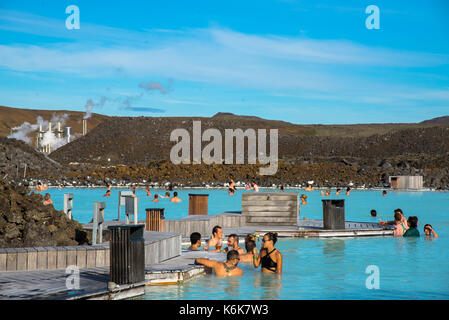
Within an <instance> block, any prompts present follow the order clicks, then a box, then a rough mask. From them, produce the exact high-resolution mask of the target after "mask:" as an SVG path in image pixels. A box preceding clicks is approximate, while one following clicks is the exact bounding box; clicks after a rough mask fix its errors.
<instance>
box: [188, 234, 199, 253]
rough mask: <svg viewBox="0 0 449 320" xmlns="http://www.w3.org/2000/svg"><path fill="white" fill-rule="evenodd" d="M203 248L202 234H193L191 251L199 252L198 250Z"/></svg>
mask: <svg viewBox="0 0 449 320" xmlns="http://www.w3.org/2000/svg"><path fill="white" fill-rule="evenodd" d="M199 247H201V233H199V232H193V233H192V234H191V235H190V247H189V250H190V251H198V248H199Z"/></svg>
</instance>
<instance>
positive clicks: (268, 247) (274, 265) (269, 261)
mask: <svg viewBox="0 0 449 320" xmlns="http://www.w3.org/2000/svg"><path fill="white" fill-rule="evenodd" d="M276 241H277V233H273V232H268V233H267V234H265V235H264V236H263V240H262V243H263V244H262V246H263V247H262V249H261V250H260V254H259V255H258V254H257V249H256V248H254V251H253V255H254V258H253V265H254V267H255V268H258V267H259V265H262V268H261V270H262V272H264V273H277V274H281V273H282V254H281V253H280V252H279V251H278V250H277V249H276V248H275V247H274V244H275V243H276Z"/></svg>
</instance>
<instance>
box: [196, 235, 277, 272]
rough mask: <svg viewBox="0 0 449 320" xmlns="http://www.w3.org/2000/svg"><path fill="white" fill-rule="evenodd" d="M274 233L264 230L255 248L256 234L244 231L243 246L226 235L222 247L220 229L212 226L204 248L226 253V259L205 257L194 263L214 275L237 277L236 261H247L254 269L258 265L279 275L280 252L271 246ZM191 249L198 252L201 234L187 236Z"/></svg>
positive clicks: (235, 236) (233, 237) (275, 238)
mask: <svg viewBox="0 0 449 320" xmlns="http://www.w3.org/2000/svg"><path fill="white" fill-rule="evenodd" d="M277 237H278V236H277V233H274V232H268V233H266V234H265V235H264V236H263V239H262V248H261V249H260V250H258V249H257V244H256V235H253V234H248V235H247V236H246V237H245V249H243V248H242V247H240V245H239V236H238V235H237V234H231V235H229V236H228V240H227V247H226V248H223V247H222V242H223V230H222V228H221V227H220V226H215V227H214V228H213V229H212V237H211V238H210V240H209V241H208V242H207V245H206V246H205V247H204V251H208V252H224V253H226V261H225V262H221V261H217V260H213V259H207V258H197V259H196V260H195V263H196V264H201V265H204V266H206V267H209V268H211V269H213V270H214V273H215V275H216V276H240V275H243V270H242V269H241V268H239V267H238V266H237V265H238V264H239V262H243V263H250V264H252V265H253V266H254V268H259V266H260V267H261V271H262V272H263V273H269V274H278V275H280V274H282V254H281V253H280V252H279V251H278V250H277V249H276V248H275V247H274V245H275V244H276V242H277ZM190 243H191V245H190V247H189V250H191V251H198V250H200V247H201V234H200V233H198V232H193V233H192V234H191V235H190Z"/></svg>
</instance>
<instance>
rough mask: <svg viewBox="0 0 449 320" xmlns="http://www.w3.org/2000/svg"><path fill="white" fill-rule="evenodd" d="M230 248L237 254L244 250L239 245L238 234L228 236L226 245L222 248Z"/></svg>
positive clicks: (242, 252) (225, 250)
mask: <svg viewBox="0 0 449 320" xmlns="http://www.w3.org/2000/svg"><path fill="white" fill-rule="evenodd" d="M230 250H236V251H237V252H238V253H239V254H244V253H245V250H243V248H242V247H239V236H238V235H236V234H235V233H233V234H231V235H230V236H229V237H228V247H227V248H226V249H224V250H223V251H224V252H228V251H230Z"/></svg>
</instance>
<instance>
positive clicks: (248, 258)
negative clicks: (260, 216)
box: [240, 234, 257, 262]
mask: <svg viewBox="0 0 449 320" xmlns="http://www.w3.org/2000/svg"><path fill="white" fill-rule="evenodd" d="M256 247H257V244H256V238H255V237H254V235H252V234H248V235H247V236H246V237H245V249H246V253H244V254H240V261H241V262H252V261H253V257H254V249H256V252H257V248H256Z"/></svg>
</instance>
